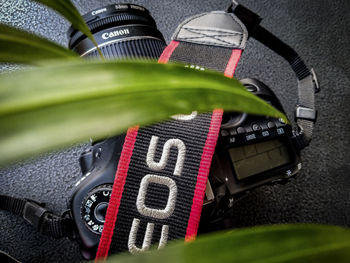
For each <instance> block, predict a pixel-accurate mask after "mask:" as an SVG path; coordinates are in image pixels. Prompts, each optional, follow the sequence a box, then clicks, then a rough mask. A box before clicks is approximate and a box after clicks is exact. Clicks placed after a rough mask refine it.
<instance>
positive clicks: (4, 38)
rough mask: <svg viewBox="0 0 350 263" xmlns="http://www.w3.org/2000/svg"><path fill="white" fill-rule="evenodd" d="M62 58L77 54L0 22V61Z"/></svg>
mask: <svg viewBox="0 0 350 263" xmlns="http://www.w3.org/2000/svg"><path fill="white" fill-rule="evenodd" d="M62 58H64V59H77V58H79V56H78V55H77V54H76V53H74V52H73V51H71V50H69V49H67V48H64V47H62V46H60V45H57V44H55V43H54V42H51V41H49V40H47V39H44V38H41V37H38V36H35V35H33V34H31V33H29V32H26V31H23V30H20V29H17V28H14V27H10V26H7V25H4V24H0V62H10V63H24V64H38V63H40V62H39V61H42V60H48V59H62Z"/></svg>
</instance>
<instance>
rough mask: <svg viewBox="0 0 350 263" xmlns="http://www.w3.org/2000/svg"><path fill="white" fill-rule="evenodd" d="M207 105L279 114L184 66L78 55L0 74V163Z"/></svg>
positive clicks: (218, 78) (237, 87) (225, 81)
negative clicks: (81, 58) (77, 58)
mask: <svg viewBox="0 0 350 263" xmlns="http://www.w3.org/2000/svg"><path fill="white" fill-rule="evenodd" d="M140 72H141V73H142V74H140ZM43 79H44V80H45V81H43ZM165 87H166V88H165ZM242 101H246V102H248V103H245V102H242ZM252 105H253V106H252ZM214 108H226V109H228V110H234V111H245V112H248V113H255V114H259V113H260V114H261V113H263V114H266V115H273V116H275V117H285V116H284V115H283V114H281V113H279V112H278V111H277V110H275V109H274V108H273V107H272V106H270V105H269V104H267V103H266V102H263V101H262V100H260V99H259V98H257V97H256V96H254V95H252V94H251V93H250V92H248V91H246V90H245V89H244V88H243V87H242V86H241V84H240V83H239V82H238V81H237V80H232V79H229V78H226V77H224V76H222V75H221V74H219V73H214V72H198V71H194V70H189V69H186V68H184V67H183V65H175V64H173V65H172V64H167V65H164V64H158V63H155V62H154V63H150V62H147V63H146V62H131V61H125V62H117V63H116V62H114V61H109V62H100V61H92V62H86V61H82V62H71V63H65V64H58V65H53V66H49V67H42V68H40V69H32V70H28V71H23V72H16V73H12V74H8V75H1V76H0V145H2V147H1V148H0V163H5V162H8V161H13V160H15V159H16V158H17V157H20V158H23V157H26V156H29V155H31V154H37V153H40V152H43V151H48V150H50V149H54V148H57V147H59V146H61V145H68V144H71V143H75V142H79V141H82V140H84V139H88V138H90V137H91V136H92V137H95V138H102V137H105V136H108V135H114V134H116V133H121V132H123V131H125V130H126V129H127V128H128V127H130V126H133V125H135V124H140V125H146V124H150V123H154V122H157V121H160V120H164V119H168V118H169V116H171V115H174V114H177V113H189V112H191V111H192V110H194V109H195V110H198V111H200V112H203V111H209V110H212V109H214Z"/></svg>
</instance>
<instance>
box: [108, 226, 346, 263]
mask: <svg viewBox="0 0 350 263" xmlns="http://www.w3.org/2000/svg"><path fill="white" fill-rule="evenodd" d="M153 249H155V248H153ZM107 262H110V263H112V262H116V263H117V262H118V263H136V262H143V263H147V262H149V263H153V262H167V263H175V262H176V263H185V262H186V263H187V262H188V263H212V262H215V263H227V262H230V263H236V262H237V263H242V262H244V263H313V262H315V263H329V262H337V263H343V262H344V263H347V262H350V230H349V229H346V228H341V227H336V226H321V225H274V226H265V227H254V228H248V229H241V230H233V231H229V232H221V233H214V234H210V235H206V236H200V237H198V238H197V240H196V241H194V242H190V243H184V242H183V241H176V242H173V243H170V244H169V245H168V246H167V247H166V248H164V249H161V250H157V251H152V252H150V253H142V254H140V255H137V256H131V255H127V254H122V255H119V256H114V257H111V258H110V259H109V260H108V261H107Z"/></svg>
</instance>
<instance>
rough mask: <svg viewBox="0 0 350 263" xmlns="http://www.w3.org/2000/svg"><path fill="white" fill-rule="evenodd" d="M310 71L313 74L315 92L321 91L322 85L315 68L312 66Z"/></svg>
mask: <svg viewBox="0 0 350 263" xmlns="http://www.w3.org/2000/svg"><path fill="white" fill-rule="evenodd" d="M310 72H311V75H312V82H313V83H314V87H315V93H319V92H320V91H321V87H320V84H319V83H318V80H317V76H316V72H315V70H314V69H313V68H311V70H310Z"/></svg>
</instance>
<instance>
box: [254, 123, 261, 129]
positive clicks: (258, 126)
mask: <svg viewBox="0 0 350 263" xmlns="http://www.w3.org/2000/svg"><path fill="white" fill-rule="evenodd" d="M252 129H253V131H260V130H261V127H260V125H258V124H256V123H254V124H253V125H252Z"/></svg>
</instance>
